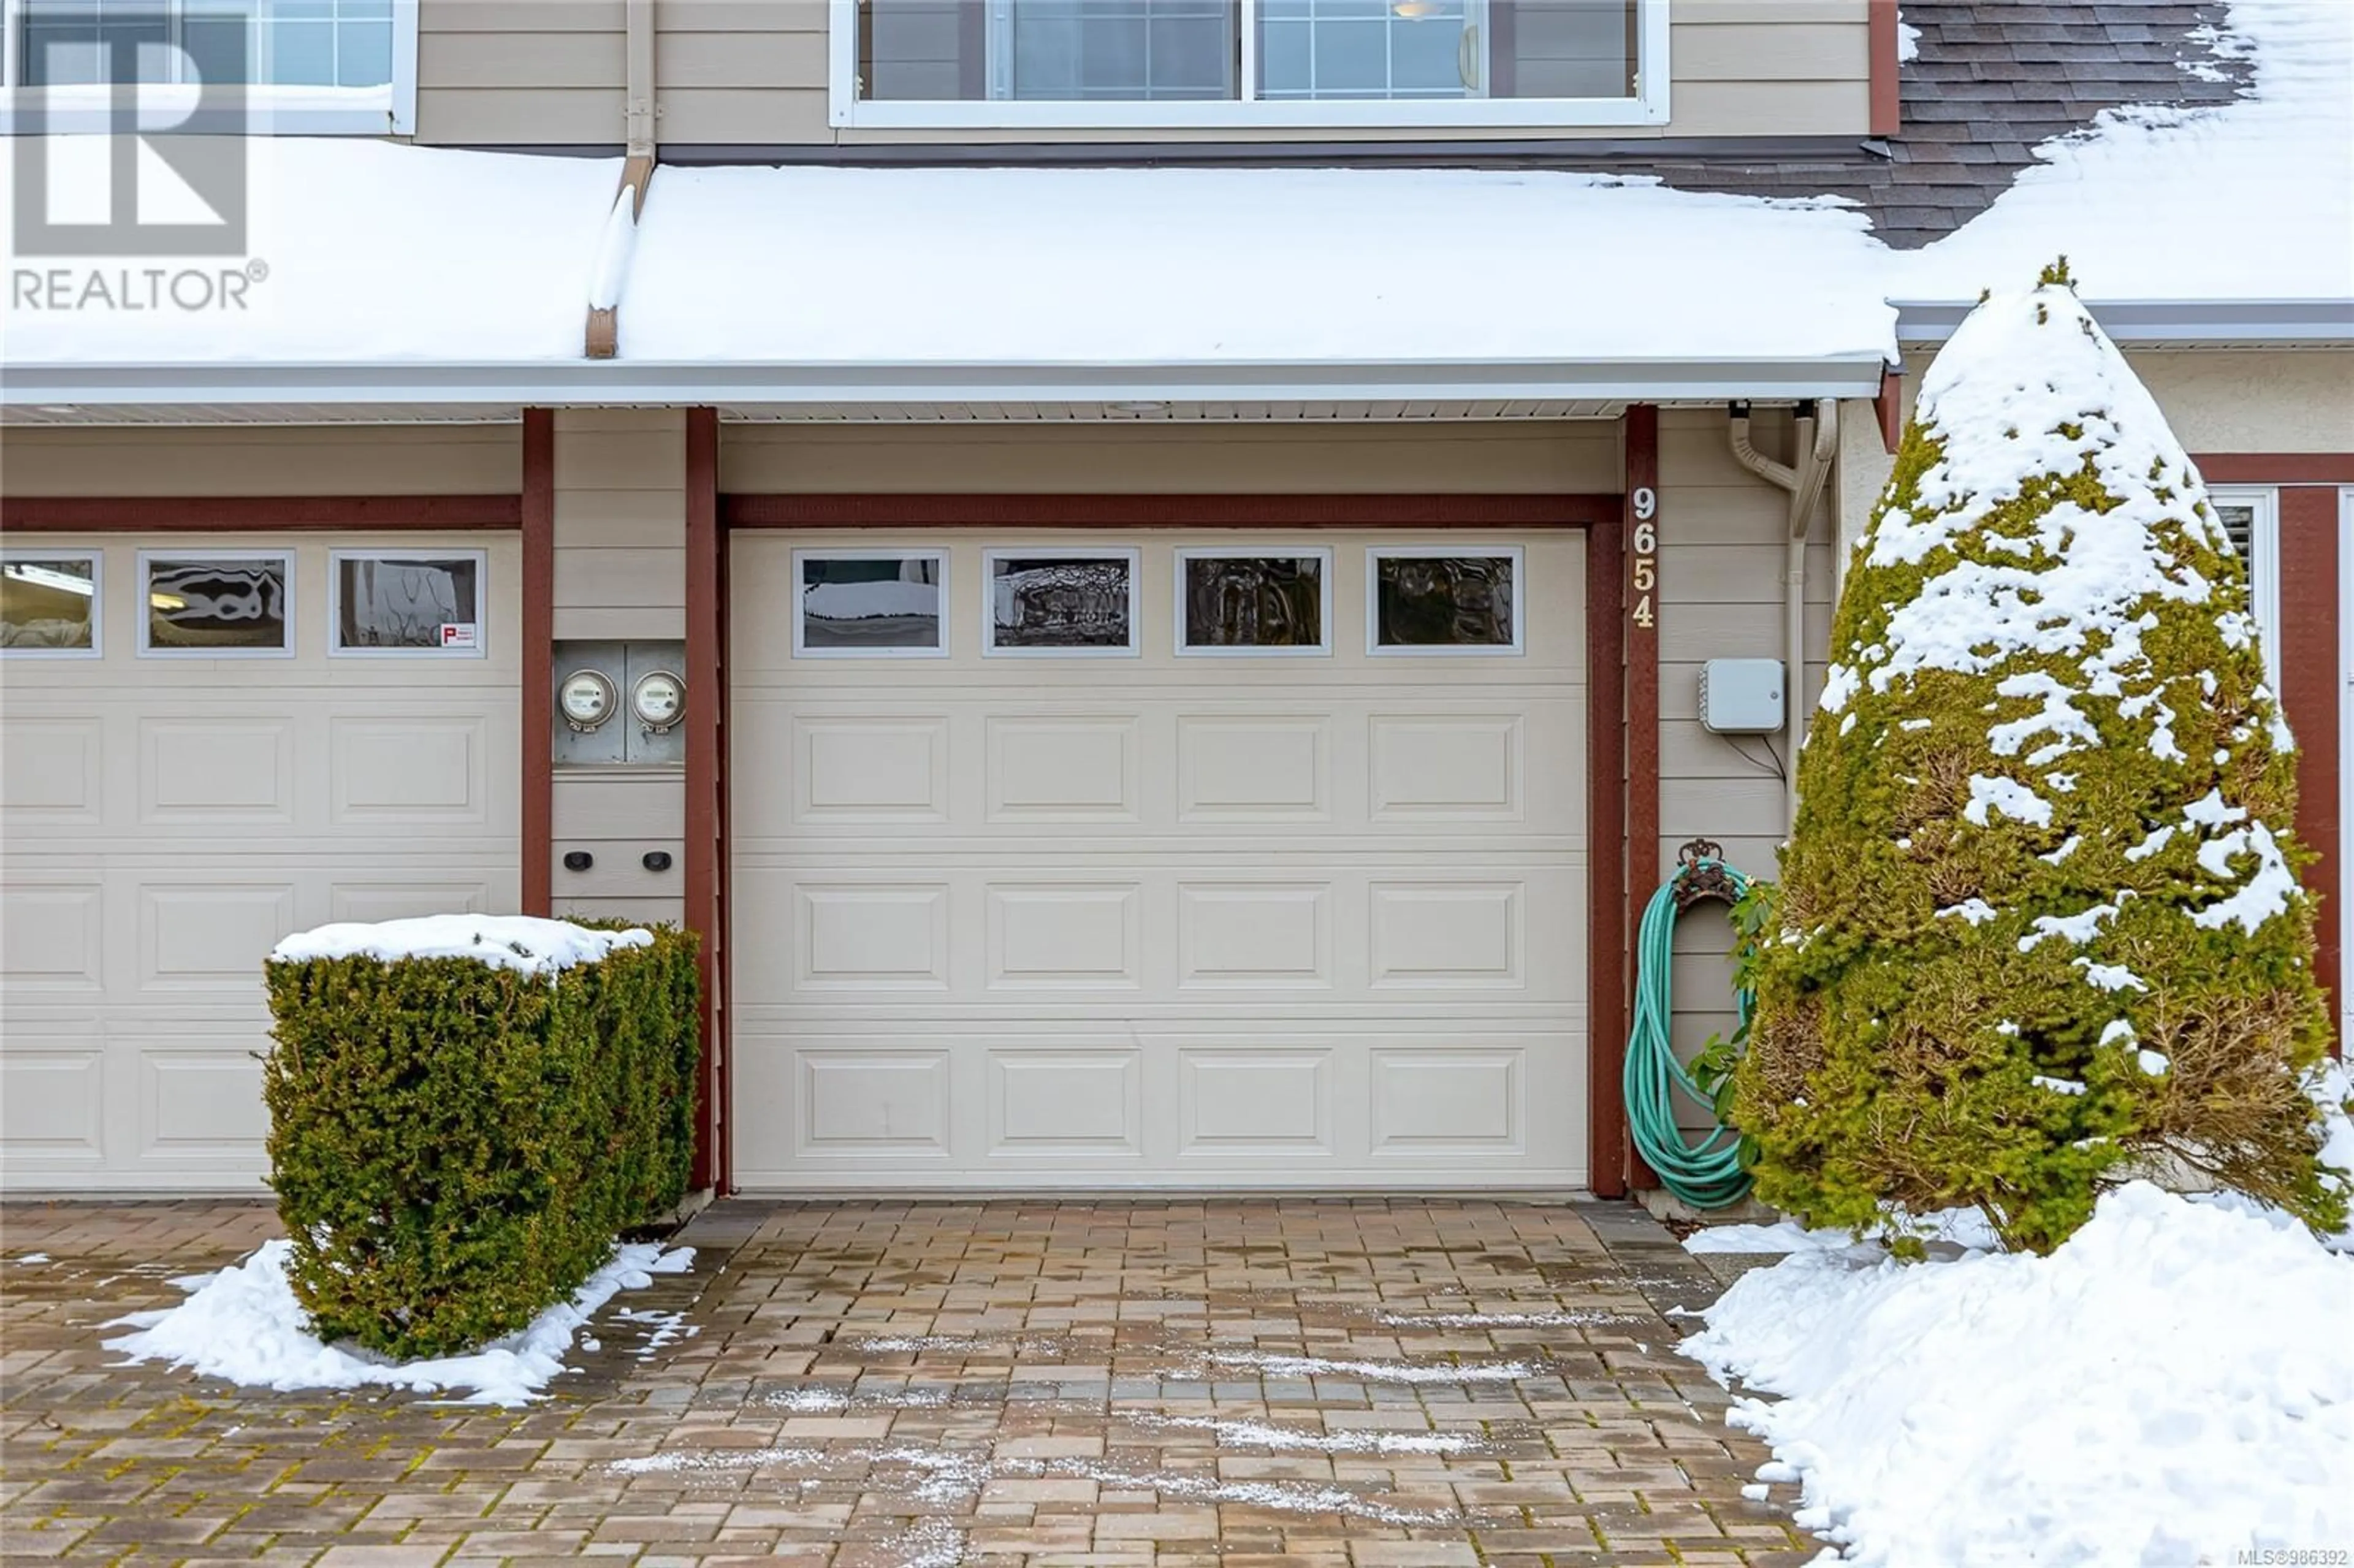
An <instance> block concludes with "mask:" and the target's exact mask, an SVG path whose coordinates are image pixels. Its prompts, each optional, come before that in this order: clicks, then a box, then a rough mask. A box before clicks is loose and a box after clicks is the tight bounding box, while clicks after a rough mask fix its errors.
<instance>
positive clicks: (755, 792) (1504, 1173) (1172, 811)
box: [729, 530, 1586, 1187]
mask: <svg viewBox="0 0 2354 1568" xmlns="http://www.w3.org/2000/svg"><path fill="white" fill-rule="evenodd" d="M1035 543H1037V541H1035V540H1025V539H1020V538H1006V539H997V538H989V539H983V538H981V537H980V536H979V535H973V534H970V533H961V534H957V535H946V534H935V535H924V534H922V533H920V532H916V533H911V534H909V535H905V536H901V535H886V534H885V533H884V532H882V531H879V530H878V531H876V532H875V533H874V534H871V535H869V534H857V535H809V536H806V537H804V538H801V539H796V540H786V539H781V538H773V537H766V536H758V535H738V536H737V542H736V545H735V550H736V556H735V561H734V567H733V575H734V580H735V582H736V583H737V592H738V594H739V595H740V596H741V597H740V598H739V600H738V603H737V609H736V612H735V618H734V625H735V627H736V628H737V631H736V640H735V643H734V648H733V655H732V656H733V661H734V662H733V663H732V665H731V668H730V672H729V678H730V683H731V688H732V691H733V694H734V695H733V698H732V701H733V706H732V708H731V713H730V720H729V736H730V745H731V747H732V756H731V767H732V768H733V774H732V778H733V780H734V784H733V791H732V794H733V810H734V811H735V818H734V821H732V822H731V824H730V833H731V842H732V844H733V854H734V863H733V876H734V881H733V885H732V888H733V892H732V896H733V900H734V907H733V920H734V933H735V935H734V951H735V954H736V966H737V968H736V973H735V977H734V983H735V991H734V995H733V999H732V1000H733V1004H734V1019H735V1044H736V1058H737V1089H736V1100H735V1106H734V1110H735V1123H734V1128H735V1138H736V1148H737V1177H738V1180H739V1181H742V1182H743V1183H745V1184H746V1185H748V1186H752V1187H759V1186H762V1185H772V1186H779V1187H793V1186H803V1185H812V1184H813V1185H819V1186H823V1185H828V1184H832V1185H835V1186H862V1185H865V1186H874V1185H880V1186H895V1185H896V1186H915V1187H922V1186H953V1185H958V1184H969V1185H978V1186H984V1187H986V1186H990V1185H1013V1186H1023V1185H1052V1184H1054V1183H1055V1181H1061V1180H1066V1179H1085V1180H1087V1181H1096V1182H1100V1183H1102V1184H1107V1185H1186V1184H1191V1183H1204V1182H1208V1183H1218V1184H1227V1183H1234V1182H1240V1183H1243V1184H1253V1185H1263V1186H1285V1185H1294V1186H1311V1187H1313V1186H1336V1185H1341V1186H1345V1185H1369V1186H1380V1185H1384V1184H1387V1183H1392V1182H1397V1181H1411V1182H1416V1183H1421V1184H1427V1183H1429V1182H1430V1181H1442V1180H1446V1179H1447V1177H1448V1176H1449V1174H1450V1173H1451V1174H1453V1175H1456V1176H1459V1177H1461V1178H1463V1179H1466V1180H1470V1179H1478V1180H1480V1181H1505V1182H1521V1183H1525V1184H1531V1185H1551V1184H1564V1183H1569V1182H1574V1181H1581V1180H1583V1178H1584V1173H1585V1172H1584V1165H1585V1155H1584V1150H1583V1147H1582V1128H1583V1122H1582V1110H1581V1109H1580V1108H1579V1106H1578V1101H1579V1099H1580V1097H1582V1093H1583V1089H1582V1082H1581V1080H1582V1074H1583V1065H1582V1064H1583V1060H1584V1050H1585V1033H1584V1032H1585V1008H1584V1000H1583V999H1584V994H1585V955H1584V945H1585V907H1586V873H1585V690H1584V685H1583V665H1582V662H1583V659H1584V652H1585V629H1584V625H1583V619H1582V617H1583V606H1584V582H1583V575H1582V563H1583V558H1584V556H1583V548H1582V545H1581V543H1580V541H1578V540H1577V539H1576V538H1575V537H1571V536H1562V535H1537V536H1531V537H1527V538H1522V539H1498V540H1486V541H1478V542H1474V543H1475V544H1476V545H1477V546H1479V548H1474V547H1473V546H1472V545H1466V546H1462V548H1463V549H1464V551H1465V553H1466V554H1477V553H1479V549H1484V548H1486V547H1488V546H1499V547H1514V548H1520V549H1522V550H1523V552H1524V568H1523V569H1524V571H1525V573H1526V577H1525V580H1524V584H1523V588H1524V591H1525V593H1526V594H1527V595H1528V596H1529V597H1528V598H1527V599H1525V601H1524V602H1525V603H1526V604H1527V606H1528V609H1527V610H1526V613H1525V616H1524V620H1525V623H1526V624H1525V631H1526V637H1525V644H1526V648H1525V652H1523V653H1522V654H1521V655H1518V656H1463V655H1460V654H1458V655H1455V656H1451V657H1449V656H1437V655H1434V656H1428V657H1421V656H1416V655H1414V654H1411V653H1408V654H1403V655H1396V654H1384V655H1378V656H1377V655H1373V654H1369V653H1368V652H1367V651H1366V647H1365V625H1366V606H1365V599H1364V585H1365V582H1366V560H1365V551H1366V549H1367V547H1368V546H1371V545H1373V544H1376V543H1379V544H1384V545H1394V546H1405V545H1414V544H1417V543H1420V544H1426V545H1427V544H1433V543H1446V541H1430V540H1421V541H1416V540H1412V539H1406V538H1403V537H1397V536H1384V535H1332V536H1331V539H1330V548H1331V552H1332V555H1331V563H1332V564H1331V571H1332V573H1333V574H1334V583H1333V588H1334V591H1333V599H1332V614H1331V640H1330V641H1331V646H1330V648H1329V650H1328V651H1327V652H1325V653H1324V654H1322V655H1321V656H1313V657H1300V656H1299V655H1297V654H1288V655H1287V656H1285V657H1282V658H1253V657H1250V656H1248V655H1247V654H1244V655H1239V656H1229V657H1222V658H1218V659H1203V658H1191V657H1182V656H1179V655H1178V654H1177V653H1176V652H1175V650H1174V648H1173V647H1172V642H1173V638H1174V627H1173V625H1172V607H1173V605H1174V591H1173V590H1174V569H1175V567H1174V560H1175V550H1174V546H1179V545H1186V546H1196V545H1198V546H1214V547H1216V548H1217V549H1218V550H1219V551H1220V552H1221V553H1231V554H1235V555H1250V554H1254V553H1262V552H1264V553H1271V554H1278V555H1279V554H1282V553H1283V551H1284V548H1285V547H1289V548H1291V549H1293V550H1295V551H1296V550H1297V548H1298V547H1299V544H1300V542H1299V541H1298V540H1285V541H1272V540H1270V541H1267V542H1265V543H1264V544H1261V543H1259V542H1256V541H1252V540H1250V539H1248V538H1247V537H1243V538H1237V537H1236V536H1235V535H1230V534H1225V535H1209V536H1191V537H1189V536H1187V535H1183V534H1182V533H1178V532H1175V531H1169V532H1165V533H1148V534H1146V535H1141V536H1137V537H1123V538H1119V539H1103V540H1099V541H1088V542H1087V543H1089V544H1097V543H1100V544H1102V545H1103V546H1105V547H1106V548H1107V549H1112V548H1118V549H1122V550H1128V549H1133V550H1136V551H1138V552H1139V558H1140V567H1141V573H1142V588H1141V604H1142V607H1143V609H1142V621H1141V628H1140V652H1139V653H1138V655H1136V656H1133V657H1127V658H1120V659H1096V658H1087V657H1071V658H1063V659H1041V658H1034V659H1025V660H1022V661H1018V662H1017V661H1009V660H991V659H987V658H984V657H983V656H982V655H981V653H980V652H979V644H980V640H981V639H980V632H979V630H978V628H977V627H976V626H975V625H974V624H972V620H971V617H972V616H973V615H977V614H978V612H979V609H980V606H981V602H982V595H981V576H980V572H981V552H982V550H983V549H986V548H1016V547H1021V546H1028V545H1033V544H1035ZM1319 543H1320V545H1321V544H1323V543H1324V541H1319ZM796 544H801V545H806V546H817V547H834V546H856V547H858V548H859V549H861V550H872V551H874V552H875V554H876V555H878V556H887V555H892V554H896V553H900V552H903V551H913V550H943V551H945V552H946V553H947V559H948V574H947V575H948V579H949V600H950V610H951V613H950V621H949V641H950V648H949V654H948V656H947V657H944V658H927V659H869V660H859V659H844V658H828V659H816V660H808V659H804V660H799V661H796V660H795V659H793V658H792V657H791V653H790V643H791V639H790V616H791V614H792V609H791V608H790V607H792V606H793V605H794V603H795V599H796V596H795V594H794V592H793V588H792V582H793V579H792V576H791V572H792V567H791V558H792V557H791V549H792V547H793V546H794V545H796ZM780 610H781V611H782V613H779V611H780Z"/></svg>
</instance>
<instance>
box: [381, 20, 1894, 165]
mask: <svg viewBox="0 0 2354 1568" xmlns="http://www.w3.org/2000/svg"><path fill="white" fill-rule="evenodd" d="M826 18H827V12H826V7H825V5H824V4H823V3H822V0H659V4H658V5H656V8H655V28H656V33H655V49H654V62H655V63H654V71H655V78H656V85H657V90H658V107H659V111H660V120H659V122H658V134H659V135H660V137H661V139H662V140H663V141H664V142H666V143H681V144H693V143H702V144H710V143H750V144H755V145H758V144H769V145H788V146H789V145H809V144H823V143H832V142H841V143H870V144H879V143H909V142H914V143H943V142H946V143H991V142H1031V143H1073V142H1076V143H1087V142H1127V143H1135V142H1200V141H1213V142H1222V141H1236V140H1241V141H1265V142H1284V141H1311V142H1321V141H1331V140H1333V139H1335V138H1336V137H1338V138H1340V139H1343V140H1347V141H1352V142H1366V143H1381V142H1385V141H1463V140H1485V139H1493V138H1496V137H1500V136H1506V137H1510V138H1511V139H1514V140H1522V139H1529V138H1539V139H1548V138H1560V139H1571V140H1575V139H1580V138H1588V137H1611V138H1625V137H1628V136H1647V135H1670V136H1741V135H1814V134H1825V135H1840V134H1861V133H1862V132H1864V131H1865V130H1866V129H1867V127H1868V125H1869V122H1870V111H1871V106H1870V97H1871V93H1870V79H1871V57H1870V47H1869V42H1868V39H1869V32H1870V29H1869V26H1868V23H1867V21H1866V16H1865V0H1675V5H1674V8H1673V10H1672V12H1671V14H1670V41H1669V52H1670V73H1671V76H1672V81H1671V84H1670V90H1671V105H1670V107H1671V111H1672V115H1673V118H1672V119H1671V121H1670V122H1669V123H1668V124H1666V125H1664V126H1648V127H1629V126H1533V127H1522V126H1511V127H1494V126H1456V127H1428V126H1406V127H1398V128H1394V129H1359V130H1350V131H1345V132H1336V131H1334V130H1332V129H1331V128H1329V127H1307V128H1301V129H1298V130H1280V131H1276V130H1268V131H1246V132H1235V131H1232V130H1225V129H1219V130H1200V131H1192V130H1165V129H1163V130H1139V131H1097V130H1077V131H1050V130H1036V131H1011V132H1008V131H941V130H922V131H872V130H870V131H859V132H837V131H835V130H834V129H833V128H832V126H831V125H829V124H828V122H827V101H826V100H827V74H826V73H827V58H828V57H827V48H826ZM622 29H623V9H622V5H621V3H620V0H423V8H422V11H421V13H420V20H419V94H418V140H419V141H420V142H431V143H502V144H519V145H528V144H533V143H539V144H557V143H583V142H586V143H605V144H610V143H618V142H619V141H620V139H621V138H622V136H623V134H624V131H625V127H624V124H623V105H622V94H623V90H624V89H623V84H624V69H623V63H622V55H623V44H622Z"/></svg>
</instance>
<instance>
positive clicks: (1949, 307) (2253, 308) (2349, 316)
mask: <svg viewBox="0 0 2354 1568" xmlns="http://www.w3.org/2000/svg"><path fill="white" fill-rule="evenodd" d="M1891 303H1893V305H1894V306H1895V307H1896V339H1897V341H1898V342H1899V343H1903V344H1936V343H1943V342H1945V341H1946V339H1947V338H1949V337H1951V336H1953V335H1954V330H1955V329H1956V327H1958V326H1960V325H1961V324H1962V319H1963V318H1964V317H1965V316H1967V315H1968V314H1969V313H1970V312H1972V311H1973V310H1975V309H1977V308H1978V302H1977V301H1975V300H1968V301H1962V300H1895V301H1892V302H1891ZM2085 304H2086V306H2087V307H2088V308H2090V310H2091V311H2092V313H2093V319H2094V321H2096V322H2098V323H2101V330H2102V331H2103V332H2105V333H2107V334H2109V336H2110V337H2111V338H2112V339H2113V340H2114V341H2115V342H2117V343H2120V344H2181V345H2183V346H2186V347H2191V346H2200V345H2210V346H2216V347H2221V346H2224V345H2227V344H2244V345H2248V346H2252V347H2306V348H2319V347H2324V346H2328V345H2332V344H2345V345H2354V298H2339V299H2303V300H2296V299H2287V300H2108V301H2094V300H2087V301H2085Z"/></svg>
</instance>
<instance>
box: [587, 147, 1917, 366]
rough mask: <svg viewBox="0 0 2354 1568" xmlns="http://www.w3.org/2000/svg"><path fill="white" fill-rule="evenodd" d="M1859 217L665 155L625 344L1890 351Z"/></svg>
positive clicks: (1130, 359)
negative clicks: (711, 162) (721, 162)
mask: <svg viewBox="0 0 2354 1568" xmlns="http://www.w3.org/2000/svg"><path fill="white" fill-rule="evenodd" d="M1879 255H1880V248H1879V247H1878V246H1877V245H1876V244H1874V243H1873V242H1872V240H1871V239H1870V238H1868V237H1867V234H1866V229H1865V223H1864V220H1863V218H1862V217H1861V214H1859V213H1856V212H1853V211H1851V210H1847V209H1844V208H1843V207H1839V206H1835V205H1832V204H1829V203H1773V202H1761V201H1756V200H1754V199H1749V198H1744V197H1739V196H1703V195H1694V194H1691V193H1687V192H1681V191H1673V190H1668V189H1666V188H1664V187H1661V186H1659V185H1656V184H1655V183H1652V182H1649V181H1641V182H1637V181H1625V180H1618V179H1613V178H1608V177H1606V176H1599V175H1571V174H1544V173H1512V174H1503V173H1484V172H1476V171H1461V170H1347V169H824V168H709V169H703V168H671V169H665V170H663V173H662V175H661V176H660V177H659V178H657V179H656V180H655V181H654V183H653V187H652V194H651V196H649V197H648V200H647V203H646V210H645V216H644V221H643V223H642V227H641V231H640V234H639V238H638V248H637V253H636V256H635V258H634V260H633V261H632V264H631V276H630V282H629V288H628V291H627V293H626V294H625V296H624V298H623V301H622V305H621V352H622V354H623V355H624V356H626V357H631V358H638V359H653V360H716V361H745V360H753V361H762V360H766V361H792V360H814V361H869V360H879V361H886V362H889V361H907V362H932V363H960V362H977V363H1001V362H1008V361H1020V362H1040V363H1047V364H1053V363H1067V362H1093V363H1107V362H1109V363H1152V362H1202V361H1210V362H1249V361H1294V362H1309V363H1326V362H1352V361H1363V362H1376V363H1379V362H1392V361H1413V360H1432V361H1448V360H1453V361H1463V360H1521V361H1548V360H1597V359H1617V358H1632V359H1665V360H1673V359H1682V358H1693V357H1704V358H1711V359H1714V358H1744V357H1755V358H1776V357H1791V356H1808V357H1813V356H1826V357H1828V356H1833V355H1872V354H1877V353H1882V352H1884V351H1885V350H1886V349H1887V348H1888V347H1889V345H1890V344H1891V332H1892V325H1893V316H1892V313H1890V312H1889V310H1888V309H1887V308H1886V306H1885V305H1884V304H1883V303H1882V299H1881V293H1880V291H1879V289H1878V287H1877V285H1876V276H1875V271H1874V268H1875V265H1876V261H1877V259H1878V257H1879Z"/></svg>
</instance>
